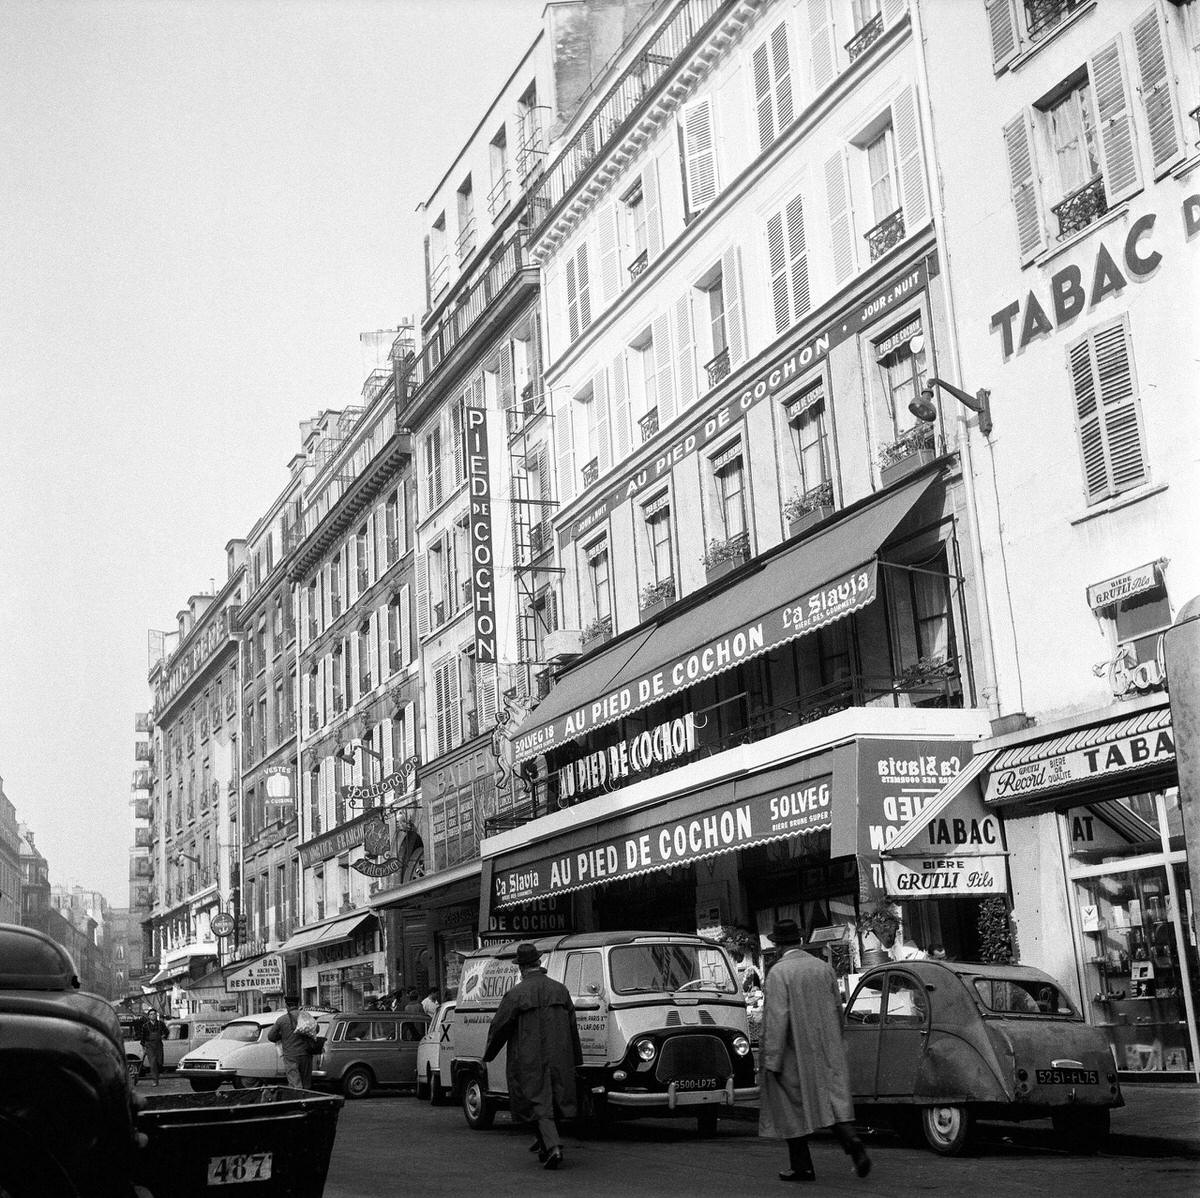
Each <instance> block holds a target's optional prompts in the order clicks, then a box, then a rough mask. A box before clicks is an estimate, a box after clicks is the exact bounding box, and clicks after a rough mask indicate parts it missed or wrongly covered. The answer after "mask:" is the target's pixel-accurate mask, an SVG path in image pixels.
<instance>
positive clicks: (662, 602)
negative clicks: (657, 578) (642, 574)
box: [638, 578, 675, 620]
mask: <svg viewBox="0 0 1200 1198" xmlns="http://www.w3.org/2000/svg"><path fill="white" fill-rule="evenodd" d="M674 600H675V579H674V578H664V579H663V580H662V581H661V582H648V583H647V584H646V585H645V586H644V587H642V593H641V597H640V599H639V602H638V608H639V610H640V611H641V615H642V619H643V620H647V619H649V618H650V617H651V616H653V615H657V614H658V612H659V611H661V610H662V608H664V607H666V606H667V604H668V603H672V602H674Z"/></svg>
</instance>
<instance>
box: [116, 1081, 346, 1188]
mask: <svg viewBox="0 0 1200 1198" xmlns="http://www.w3.org/2000/svg"><path fill="white" fill-rule="evenodd" d="M342 1103H343V1099H342V1098H341V1097H340V1096H339V1095H336V1094H317V1093H315V1092H314V1091H312V1090H295V1089H292V1088H290V1087H288V1086H264V1087H263V1088H262V1089H258V1090H232V1091H230V1090H216V1091H213V1092H211V1093H206V1094H162V1095H159V1094H155V1095H153V1096H150V1097H147V1099H146V1105H145V1107H144V1108H143V1109H142V1110H140V1111H139V1112H138V1114H137V1128H138V1131H140V1132H144V1133H145V1135H146V1138H147V1141H148V1142H147V1145H146V1147H145V1149H144V1150H143V1151H142V1152H140V1153H139V1154H138V1166H137V1176H136V1178H135V1180H136V1181H137V1183H138V1184H139V1185H142V1186H145V1187H146V1188H147V1189H148V1190H149V1191H150V1193H151V1194H153V1195H154V1198H193V1196H194V1195H210V1196H212V1195H217V1194H221V1193H225V1192H226V1191H225V1187H226V1186H229V1185H235V1186H236V1187H237V1188H236V1189H235V1190H234V1191H233V1193H235V1194H237V1195H238V1196H239V1198H243V1196H244V1198H252V1196H253V1195H255V1194H262V1195H273V1196H278V1198H321V1195H322V1193H323V1192H324V1190H325V1176H326V1174H327V1173H328V1172H329V1157H330V1155H331V1154H332V1152H333V1138H334V1136H335V1135H336V1134H337V1120H338V1113H339V1112H340V1111H341V1109H342Z"/></svg>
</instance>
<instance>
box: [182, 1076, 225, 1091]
mask: <svg viewBox="0 0 1200 1198" xmlns="http://www.w3.org/2000/svg"><path fill="white" fill-rule="evenodd" d="M188 1084H189V1085H190V1086H191V1087H192V1089H193V1090H194V1091H195V1092H196V1093H197V1094H211V1093H212V1092H213V1091H214V1090H215V1089H217V1087H218V1086H220V1084H221V1083H220V1082H218V1081H211V1082H210V1081H196V1079H195V1078H192V1079H190V1080H189V1082H188Z"/></svg>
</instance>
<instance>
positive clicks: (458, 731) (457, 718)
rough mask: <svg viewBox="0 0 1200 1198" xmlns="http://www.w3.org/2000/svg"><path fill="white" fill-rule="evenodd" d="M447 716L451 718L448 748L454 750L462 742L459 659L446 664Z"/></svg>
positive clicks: (453, 659)
mask: <svg viewBox="0 0 1200 1198" xmlns="http://www.w3.org/2000/svg"><path fill="white" fill-rule="evenodd" d="M446 715H447V716H448V717H449V719H448V723H449V734H450V735H449V741H448V743H447V745H446V747H447V748H453V747H454V746H455V745H457V744H458V743H459V742H460V741H461V740H462V688H461V686H460V685H459V678H458V658H457V657H452V658H451V659H450V660H449V661H448V662H447V663H446Z"/></svg>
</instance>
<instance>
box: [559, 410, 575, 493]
mask: <svg viewBox="0 0 1200 1198" xmlns="http://www.w3.org/2000/svg"><path fill="white" fill-rule="evenodd" d="M571 433H572V429H571V401H570V400H569V399H567V400H564V401H563V402H562V403H560V404H558V405H557V406H556V407H555V410H554V437H555V441H556V446H557V449H558V502H559V503H564V504H565V503H570V502H571V500H572V499H574V498H575V444H574V439H573V438H572V435H571Z"/></svg>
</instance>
